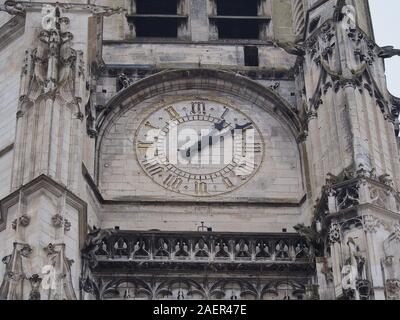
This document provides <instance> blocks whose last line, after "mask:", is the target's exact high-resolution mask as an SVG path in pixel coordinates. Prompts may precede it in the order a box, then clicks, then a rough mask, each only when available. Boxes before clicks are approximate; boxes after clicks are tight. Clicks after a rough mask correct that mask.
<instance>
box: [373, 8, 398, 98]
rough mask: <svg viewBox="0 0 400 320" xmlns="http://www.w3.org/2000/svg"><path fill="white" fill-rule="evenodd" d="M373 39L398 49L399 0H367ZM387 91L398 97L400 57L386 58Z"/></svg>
mask: <svg viewBox="0 0 400 320" xmlns="http://www.w3.org/2000/svg"><path fill="white" fill-rule="evenodd" d="M369 3H370V6H371V14H372V19H373V23H374V30H375V40H376V42H377V43H378V44H379V45H380V46H387V45H392V46H395V47H396V48H397V49H400V16H399V13H400V0H369ZM386 75H387V80H388V88H389V91H390V92H391V93H392V94H394V95H395V96H397V97H400V57H394V58H391V59H386Z"/></svg>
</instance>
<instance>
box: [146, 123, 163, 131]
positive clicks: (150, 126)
mask: <svg viewBox="0 0 400 320" xmlns="http://www.w3.org/2000/svg"><path fill="white" fill-rule="evenodd" d="M144 126H145V128H146V129H147V130H159V129H160V128H157V127H156V126H153V125H152V124H151V123H150V121H147V122H146V123H145V125H144Z"/></svg>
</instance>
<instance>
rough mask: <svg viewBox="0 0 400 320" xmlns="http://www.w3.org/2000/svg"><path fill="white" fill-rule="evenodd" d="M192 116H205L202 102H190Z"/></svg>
mask: <svg viewBox="0 0 400 320" xmlns="http://www.w3.org/2000/svg"><path fill="white" fill-rule="evenodd" d="M192 114H206V104H205V103H204V102H198V101H193V102H192Z"/></svg>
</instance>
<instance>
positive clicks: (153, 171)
mask: <svg viewBox="0 0 400 320" xmlns="http://www.w3.org/2000/svg"><path fill="white" fill-rule="evenodd" d="M143 166H144V168H145V169H146V170H147V172H148V173H149V175H151V176H152V177H154V176H155V175H157V174H158V175H161V174H162V173H163V172H164V168H163V167H161V166H160V165H159V164H158V163H157V162H155V161H153V162H152V161H143Z"/></svg>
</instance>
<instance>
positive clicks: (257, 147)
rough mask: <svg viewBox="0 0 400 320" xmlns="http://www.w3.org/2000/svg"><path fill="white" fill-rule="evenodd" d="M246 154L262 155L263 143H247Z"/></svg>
mask: <svg viewBox="0 0 400 320" xmlns="http://www.w3.org/2000/svg"><path fill="white" fill-rule="evenodd" d="M245 149H246V153H251V152H253V153H261V151H262V145H261V143H246V147H245Z"/></svg>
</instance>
